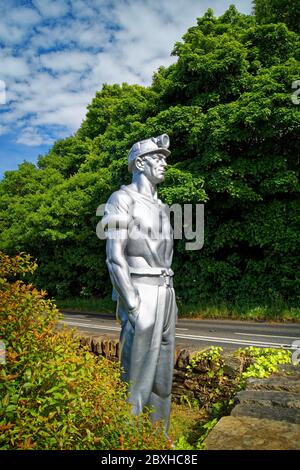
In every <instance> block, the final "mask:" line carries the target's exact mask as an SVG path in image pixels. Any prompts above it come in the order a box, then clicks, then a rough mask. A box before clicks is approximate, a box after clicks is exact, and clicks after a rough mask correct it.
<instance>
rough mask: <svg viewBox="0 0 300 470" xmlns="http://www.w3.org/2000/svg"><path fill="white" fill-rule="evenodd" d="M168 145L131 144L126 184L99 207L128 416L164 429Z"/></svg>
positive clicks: (172, 312) (169, 313)
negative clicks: (160, 193) (144, 415)
mask: <svg viewBox="0 0 300 470" xmlns="http://www.w3.org/2000/svg"><path fill="white" fill-rule="evenodd" d="M169 142H170V141H169V137H168V136H167V135H166V134H163V135H161V136H159V137H156V138H154V137H152V138H150V139H146V140H142V141H140V142H137V143H135V144H134V145H133V147H132V148H131V150H130V152H129V154H128V169H129V171H130V172H131V173H132V183H131V184H129V185H128V186H121V188H120V189H119V190H118V191H116V192H114V193H113V194H112V195H111V196H110V198H109V199H108V201H107V204H106V206H105V213H104V217H103V219H102V225H103V228H104V230H105V235H106V240H107V241H106V252H107V266H108V269H109V274H110V278H111V282H112V284H113V288H114V290H113V298H114V300H117V302H118V303H117V316H118V318H119V319H120V321H121V336H120V343H121V366H122V369H123V373H122V380H124V381H125V382H127V383H128V384H129V390H128V392H129V394H128V396H129V398H128V401H129V402H130V403H131V404H132V413H133V414H135V415H136V414H139V413H141V412H142V411H143V409H144V407H148V408H151V409H152V410H154V411H153V413H151V420H152V422H155V421H157V420H159V419H161V420H163V422H164V428H165V434H166V435H167V431H168V426H169V416H170V406H171V388H172V377H173V357H174V344H175V323H176V319H177V306H176V301H175V292H174V289H173V278H172V276H173V274H174V273H173V271H172V270H171V263H172V257H173V230H172V228H171V225H170V220H169V213H168V208H167V206H166V205H164V204H163V203H162V202H161V201H160V200H159V199H158V197H157V189H156V186H157V184H158V183H161V182H162V181H163V180H164V173H165V168H166V166H167V163H166V158H167V157H168V156H169V155H170V151H169V150H168V147H169Z"/></svg>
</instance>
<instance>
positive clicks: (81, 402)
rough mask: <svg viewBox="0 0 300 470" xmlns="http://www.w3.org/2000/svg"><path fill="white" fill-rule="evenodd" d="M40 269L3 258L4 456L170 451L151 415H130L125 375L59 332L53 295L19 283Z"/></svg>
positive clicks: (0, 425) (0, 443) (0, 411)
mask: <svg viewBox="0 0 300 470" xmlns="http://www.w3.org/2000/svg"><path fill="white" fill-rule="evenodd" d="M35 267H36V265H35V264H34V263H32V262H30V257H29V256H28V255H24V254H21V255H18V256H17V257H15V258H13V259H11V258H9V257H8V256H7V255H5V254H3V253H0V319H1V323H0V339H1V340H2V341H3V342H4V344H5V348H6V363H4V364H2V365H0V378H1V381H0V449H166V448H168V446H169V443H168V442H166V440H165V439H164V437H163V433H162V430H161V429H160V428H159V427H157V428H153V426H152V425H151V423H150V421H149V419H148V417H147V416H146V415H142V416H140V417H139V418H137V417H132V416H131V415H130V409H129V405H128V404H127V403H126V391H125V387H124V385H123V384H122V383H121V382H120V380H119V371H118V367H117V366H115V365H113V364H111V363H110V362H108V361H107V360H105V359H97V358H95V357H94V356H93V355H91V354H90V353H89V352H88V351H87V350H85V349H82V348H81V349H80V348H79V340H78V339H77V338H76V336H75V335H74V334H73V333H71V332H69V331H66V330H63V329H59V328H57V321H58V311H57V309H56V307H55V305H54V304H53V303H52V302H51V301H49V300H46V299H45V292H40V291H38V290H37V289H35V288H34V287H33V286H32V285H27V284H25V283H24V282H23V281H21V280H14V281H13V282H12V279H11V278H12V276H15V275H17V274H24V273H25V272H32V271H34V269H35ZM2 362H5V361H2Z"/></svg>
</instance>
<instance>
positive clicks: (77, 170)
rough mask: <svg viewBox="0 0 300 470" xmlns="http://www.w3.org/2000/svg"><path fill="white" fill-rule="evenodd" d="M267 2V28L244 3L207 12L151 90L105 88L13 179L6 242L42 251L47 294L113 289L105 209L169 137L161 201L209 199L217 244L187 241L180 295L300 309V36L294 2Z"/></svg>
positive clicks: (211, 234)
mask: <svg viewBox="0 0 300 470" xmlns="http://www.w3.org/2000/svg"><path fill="white" fill-rule="evenodd" d="M262 3H266V2H260V1H257V2H256V4H257V15H258V21H257V20H256V18H255V17H254V16H247V15H243V14H240V13H238V12H237V10H236V9H235V8H234V7H230V8H229V10H228V11H227V12H226V13H225V14H224V15H223V16H221V17H220V18H215V17H214V16H213V13H212V11H211V10H208V12H207V13H206V14H205V15H204V16H203V17H202V18H199V19H198V20H197V24H196V25H195V26H193V27H191V28H190V29H189V30H188V32H187V33H186V34H185V36H184V37H183V41H182V42H180V43H177V44H176V45H175V47H174V51H173V54H174V55H175V56H177V62H176V63H174V64H173V65H171V66H170V67H168V68H164V67H161V68H160V69H159V70H158V72H157V73H155V75H154V77H153V82H152V85H151V86H150V87H148V88H145V87H142V86H138V85H132V86H129V85H127V84H123V85H122V86H119V85H104V86H103V88H102V90H101V91H98V92H97V93H96V96H95V98H94V99H93V100H92V102H91V104H90V105H89V107H88V112H87V116H86V119H85V120H84V122H83V123H82V126H81V127H80V129H79V130H78V132H77V133H76V135H74V136H71V137H69V138H67V139H65V140H61V141H58V142H56V143H55V145H54V146H53V148H52V149H51V150H50V152H49V154H48V155H46V156H41V157H40V158H39V161H38V166H37V167H35V166H34V165H33V164H30V163H23V164H22V165H20V167H19V169H18V170H17V171H11V172H7V173H6V175H5V178H4V179H3V181H2V182H1V183H0V232H1V235H0V248H1V249H3V250H4V251H6V252H8V253H10V254H14V253H16V252H17V251H19V250H23V251H26V252H29V253H31V254H32V255H33V256H34V257H36V258H37V259H38V261H39V266H40V267H39V270H38V271H37V274H36V279H35V282H36V283H37V285H38V286H39V287H41V288H46V289H47V290H48V291H49V292H50V293H51V294H52V295H54V296H58V297H67V296H74V295H75V296H76V295H77V296H79V295H85V296H86V295H94V296H99V297H105V296H107V295H109V293H110V281H109V277H108V273H107V269H106V265H105V247H104V242H103V241H100V240H99V239H98V238H97V237H96V234H95V227H96V225H97V222H98V221H99V218H98V217H96V208H97V206H98V205H99V204H101V203H104V202H105V201H106V200H107V198H108V196H109V195H110V194H111V192H112V191H114V190H116V189H118V188H119V186H120V184H121V183H124V182H125V183H128V182H129V181H130V175H129V174H128V173H127V159H126V156H127V152H128V150H129V148H130V147H131V145H132V144H133V143H134V142H135V141H137V140H139V139H141V138H145V137H148V136H152V135H159V134H161V133H163V132H166V133H168V134H169V135H170V138H171V150H172V156H171V158H170V168H169V170H168V172H167V175H166V181H165V183H164V184H163V185H162V186H161V188H160V196H161V198H162V199H163V200H164V201H166V202H168V203H169V204H170V203H201V202H205V245H204V248H203V249H202V250H201V251H186V250H185V247H184V245H185V241H184V240H180V241H177V242H176V246H175V256H174V271H175V272H176V271H177V272H178V273H179V272H180V276H177V277H175V287H176V292H177V295H178V296H179V301H181V302H182V303H185V302H187V301H188V302H189V303H196V302H208V301H209V302H210V301H212V300H213V301H216V302H222V301H228V302H233V303H236V304H240V305H242V304H252V305H254V306H255V305H258V304H276V305H279V306H282V305H285V304H291V305H294V306H295V305H298V303H299V277H298V276H297V267H298V266H299V253H300V249H299V234H298V233H299V232H298V231H299V219H300V214H299V208H300V204H299V199H300V198H299V189H300V186H299V143H300V142H299V136H300V132H299V131H300V109H299V108H300V106H296V105H295V104H293V102H292V100H291V94H292V82H293V81H294V80H297V79H299V78H300V36H299V34H298V32H296V31H297V28H296V26H297V25H296V23H295V24H294V23H293V24H291V22H290V21H289V18H288V17H287V14H286V13H285V12H287V11H288V10H284V11H283V10H282V11H281V10H280V12H279V13H278V11H277V10H276V9H275V5H277V4H279V3H280V4H281V5H282V4H290V3H291V2H276V1H275V0H272V1H271V0H269V3H268V5H269V6H270V8H269V10H268V11H265V10H263V9H262V6H261V5H262ZM292 3H293V4H294V6H295V7H296V8H298V10H299V2H298V1H297V2H292ZM273 6H274V8H273ZM271 7H272V8H271ZM298 10H297V11H298ZM270 11H271V12H272V15H271V16H268V15H269V13H268V12H270ZM293 11H294V10H293ZM297 17H298V16H297V15H296V14H295V11H294V13H293V18H295V21H296V19H297ZM280 21H283V23H281V22H280ZM284 22H286V24H285V23H284ZM297 24H298V23H297ZM289 28H290V29H289Z"/></svg>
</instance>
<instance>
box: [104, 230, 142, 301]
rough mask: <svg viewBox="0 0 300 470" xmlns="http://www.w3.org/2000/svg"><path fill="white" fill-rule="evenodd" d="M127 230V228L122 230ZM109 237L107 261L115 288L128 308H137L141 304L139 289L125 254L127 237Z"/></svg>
mask: <svg viewBox="0 0 300 470" xmlns="http://www.w3.org/2000/svg"><path fill="white" fill-rule="evenodd" d="M122 232H125V230H122ZM122 235H123V236H122V237H120V238H119V239H118V238H117V237H114V238H108V239H107V242H106V256H107V258H106V263H107V266H108V270H109V274H110V278H111V281H112V284H113V286H114V288H115V290H116V291H117V292H118V294H119V296H120V298H121V300H122V301H123V303H124V305H125V307H126V308H127V309H128V310H136V309H138V307H139V304H140V298H139V294H138V292H137V290H136V289H135V287H134V286H133V284H132V282H131V277H130V272H129V266H128V263H127V260H126V257H125V254H124V251H125V248H126V244H127V237H126V235H125V233H123V234H122Z"/></svg>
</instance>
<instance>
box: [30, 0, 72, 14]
mask: <svg viewBox="0 0 300 470" xmlns="http://www.w3.org/2000/svg"><path fill="white" fill-rule="evenodd" d="M33 3H34V5H35V6H36V8H37V9H38V10H39V12H40V13H41V15H42V16H44V17H46V18H52V17H58V16H64V15H66V14H67V13H68V10H69V5H68V2H67V1H63V0H50V1H49V0H34V2H33Z"/></svg>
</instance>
